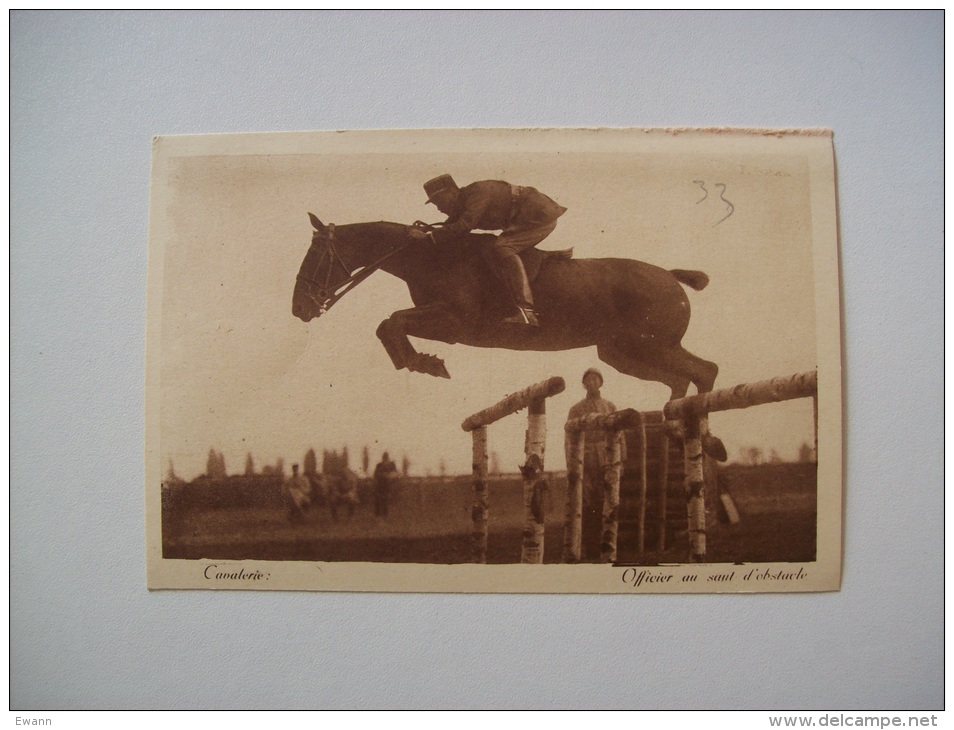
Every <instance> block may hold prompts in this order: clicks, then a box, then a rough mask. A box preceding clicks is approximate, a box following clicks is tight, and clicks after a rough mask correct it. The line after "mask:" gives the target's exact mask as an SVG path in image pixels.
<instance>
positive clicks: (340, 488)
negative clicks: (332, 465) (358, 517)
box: [328, 467, 358, 522]
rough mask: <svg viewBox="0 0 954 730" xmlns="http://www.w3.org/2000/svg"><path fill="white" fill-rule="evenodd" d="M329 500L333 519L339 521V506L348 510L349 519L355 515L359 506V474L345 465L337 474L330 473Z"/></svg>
mask: <svg viewBox="0 0 954 730" xmlns="http://www.w3.org/2000/svg"><path fill="white" fill-rule="evenodd" d="M328 501H329V506H330V507H331V519H333V520H334V521H336V522H337V521H338V508H339V507H341V506H344V507H346V508H347V510H348V519H349V520H350V519H351V518H352V517H354V510H355V507H357V506H358V475H357V474H355V473H354V472H353V471H351V469H349V468H347V467H344V468H343V469H341V470H340V471H339V472H338V473H336V474H329V475H328Z"/></svg>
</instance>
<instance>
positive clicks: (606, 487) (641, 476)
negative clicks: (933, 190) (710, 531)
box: [563, 371, 818, 563]
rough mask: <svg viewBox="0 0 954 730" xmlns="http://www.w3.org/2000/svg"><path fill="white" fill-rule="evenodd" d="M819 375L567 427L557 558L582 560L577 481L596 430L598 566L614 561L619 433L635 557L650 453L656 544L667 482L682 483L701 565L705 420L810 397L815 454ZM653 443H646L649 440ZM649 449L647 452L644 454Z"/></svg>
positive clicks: (661, 539) (590, 418)
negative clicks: (677, 456)
mask: <svg viewBox="0 0 954 730" xmlns="http://www.w3.org/2000/svg"><path fill="white" fill-rule="evenodd" d="M817 382H818V378H817V373H816V372H815V371H810V372H805V373H799V374H796V375H790V376H787V377H778V378H772V379H771V380H763V381H759V382H756V383H747V384H742V385H736V386H734V387H731V388H724V389H721V390H715V391H712V392H709V393H702V394H699V395H694V396H688V397H686V398H679V399H677V400H673V401H670V402H669V403H667V404H666V406H665V407H664V409H663V410H662V411H648V412H644V413H639V412H637V411H634V410H632V409H626V410H621V411H616V412H615V413H612V414H608V415H599V414H590V415H587V416H583V417H581V418H577V419H573V420H571V421H568V422H567V424H566V426H565V428H566V433H567V447H566V451H567V457H566V458H567V507H566V523H565V526H564V547H563V560H564V562H567V563H576V562H579V561H580V558H581V526H582V479H583V467H584V465H583V454H584V445H585V435H584V434H585V432H586V431H587V430H589V431H593V430H602V431H603V432H604V434H605V436H606V438H605V442H606V454H605V457H606V458H605V459H604V463H605V464H606V468H605V471H604V474H603V528H602V534H601V539H600V562H614V561H616V559H617V542H618V535H619V532H620V527H621V523H620V520H621V517H620V515H621V510H620V476H621V471H622V468H621V467H622V464H621V459H620V453H619V439H618V438H617V437H616V435H617V434H619V433H621V432H623V433H625V434H626V436H628V437H629V438H628V444H629V451H630V454H629V458H628V462H629V464H630V469H629V473H628V474H627V479H628V482H629V484H628V487H629V489H628V491H630V492H632V493H634V496H635V503H636V504H635V505H632V507H634V508H635V509H630V510H628V512H629V514H627V515H626V518H627V519H626V525H627V527H628V528H632V529H631V530H630V531H631V532H632V533H633V538H634V542H635V552H636V554H637V555H638V554H641V553H642V552H643V551H644V549H645V541H646V532H647V530H646V527H647V525H646V515H647V487H648V484H649V481H650V479H649V477H650V474H649V471H650V470H648V469H647V464H648V461H649V458H650V453H651V454H652V456H653V458H654V462H653V467H654V468H653V469H652V470H651V471H652V475H651V476H652V477H653V482H654V484H655V485H656V486H657V487H658V494H659V499H658V503H657V505H656V508H657V510H656V514H657V518H658V526H657V532H656V546H655V548H656V549H657V550H659V551H662V550H664V549H665V544H666V523H667V521H668V518H669V515H668V513H669V511H670V510H669V507H670V506H675V505H668V504H667V494H668V492H669V488H670V481H671V480H672V479H674V478H675V479H680V478H681V479H682V483H683V491H684V493H685V500H686V508H685V510H686V511H685V513H684V514H685V515H686V517H687V523H688V534H689V553H690V560H692V561H702V560H704V559H705V554H706V506H705V479H704V474H703V449H702V442H703V439H704V438H705V436H706V434H707V433H708V414H709V413H711V412H713V411H725V410H735V409H741V408H749V407H751V406H756V405H762V404H765V403H776V402H779V401H785V400H791V399H795V398H806V397H809V396H811V397H812V398H813V399H814V405H815V408H814V414H815V433H816V448H817V433H818V401H817ZM650 437H652V438H650ZM671 443H677V444H678V447H679V448H678V451H677V453H679V452H681V455H682V459H684V468H685V471H684V476H683V474H682V473H680V471H681V468H682V466H683V464H679V465H678V466H679V467H680V468H679V469H676V465H675V464H671V463H670V462H671V459H672V457H671V456H670V444H671ZM650 447H651V448H650Z"/></svg>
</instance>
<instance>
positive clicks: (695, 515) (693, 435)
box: [685, 413, 706, 563]
mask: <svg viewBox="0 0 954 730" xmlns="http://www.w3.org/2000/svg"><path fill="white" fill-rule="evenodd" d="M685 423H686V513H687V518H688V526H689V560H690V562H694V563H700V562H703V561H704V560H705V558H706V482H705V477H704V476H703V473H702V436H701V433H700V431H701V428H700V418H699V416H697V415H694V414H691V413H690V414H688V415H686V419H685Z"/></svg>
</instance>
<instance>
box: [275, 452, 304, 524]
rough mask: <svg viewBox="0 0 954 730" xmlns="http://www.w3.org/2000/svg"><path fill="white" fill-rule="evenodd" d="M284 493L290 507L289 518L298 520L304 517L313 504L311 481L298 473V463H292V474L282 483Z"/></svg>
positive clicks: (287, 505) (292, 520)
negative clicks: (309, 506)
mask: <svg viewBox="0 0 954 730" xmlns="http://www.w3.org/2000/svg"><path fill="white" fill-rule="evenodd" d="M282 494H283V495H284V496H285V505H286V507H287V508H288V520H289V521H290V522H297V521H298V520H300V519H302V518H303V517H304V516H305V510H307V509H308V505H309V504H311V483H310V482H309V481H308V480H307V479H306V478H305V477H304V476H303V475H301V474H299V473H298V464H292V475H291V476H290V477H289V478H288V479H287V480H286V481H285V483H284V484H283V485H282Z"/></svg>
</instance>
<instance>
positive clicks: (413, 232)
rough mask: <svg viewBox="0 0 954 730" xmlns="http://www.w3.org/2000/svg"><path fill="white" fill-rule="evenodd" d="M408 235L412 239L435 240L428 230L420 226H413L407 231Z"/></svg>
mask: <svg viewBox="0 0 954 730" xmlns="http://www.w3.org/2000/svg"><path fill="white" fill-rule="evenodd" d="M407 237H408V238H409V239H410V240H412V241H415V242H417V241H428V240H431V241H432V240H434V239H433V238H432V237H431V236H430V235H429V234H428V233H427V232H426V231H422V230H421V229H420V228H412V229H410V230H409V231H408V232H407Z"/></svg>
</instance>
